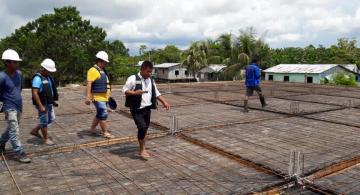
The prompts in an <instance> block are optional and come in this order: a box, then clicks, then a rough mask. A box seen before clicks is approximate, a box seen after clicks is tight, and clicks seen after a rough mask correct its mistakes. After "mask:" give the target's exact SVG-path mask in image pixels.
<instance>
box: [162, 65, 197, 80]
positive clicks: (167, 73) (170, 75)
mask: <svg viewBox="0 0 360 195" xmlns="http://www.w3.org/2000/svg"><path fill="white" fill-rule="evenodd" d="M155 69H156V70H155V75H156V78H159V79H166V80H180V79H192V78H193V77H192V76H191V74H190V73H189V74H188V75H186V71H187V69H186V68H182V67H180V65H179V66H173V67H170V68H155ZM176 71H178V73H179V74H178V75H176Z"/></svg>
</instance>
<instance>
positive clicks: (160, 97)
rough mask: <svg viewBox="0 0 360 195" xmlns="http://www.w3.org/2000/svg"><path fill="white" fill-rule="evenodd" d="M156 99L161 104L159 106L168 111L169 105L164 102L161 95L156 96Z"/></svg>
mask: <svg viewBox="0 0 360 195" xmlns="http://www.w3.org/2000/svg"><path fill="white" fill-rule="evenodd" d="M157 99H158V100H159V101H160V102H161V104H162V105H163V106H164V108H165V109H166V110H169V109H170V104H169V103H167V101H166V100H165V98H164V97H163V96H162V95H160V96H158V97H157Z"/></svg>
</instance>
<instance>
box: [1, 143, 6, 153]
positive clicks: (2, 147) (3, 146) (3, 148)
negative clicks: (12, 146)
mask: <svg viewBox="0 0 360 195" xmlns="http://www.w3.org/2000/svg"><path fill="white" fill-rule="evenodd" d="M0 152H5V144H0Z"/></svg>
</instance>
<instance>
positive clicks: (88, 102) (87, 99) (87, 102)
mask: <svg viewBox="0 0 360 195" xmlns="http://www.w3.org/2000/svg"><path fill="white" fill-rule="evenodd" d="M85 104H86V105H90V104H91V98H90V97H86V100H85Z"/></svg>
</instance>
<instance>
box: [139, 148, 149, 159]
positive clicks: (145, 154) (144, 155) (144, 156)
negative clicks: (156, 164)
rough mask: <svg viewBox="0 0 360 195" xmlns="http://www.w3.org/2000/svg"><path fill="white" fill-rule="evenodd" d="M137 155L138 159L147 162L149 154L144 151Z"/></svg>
mask: <svg viewBox="0 0 360 195" xmlns="http://www.w3.org/2000/svg"><path fill="white" fill-rule="evenodd" d="M139 155H140V157H141V158H142V159H144V160H147V159H149V158H150V154H149V153H148V152H147V151H146V150H144V151H142V152H140V153H139Z"/></svg>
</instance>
